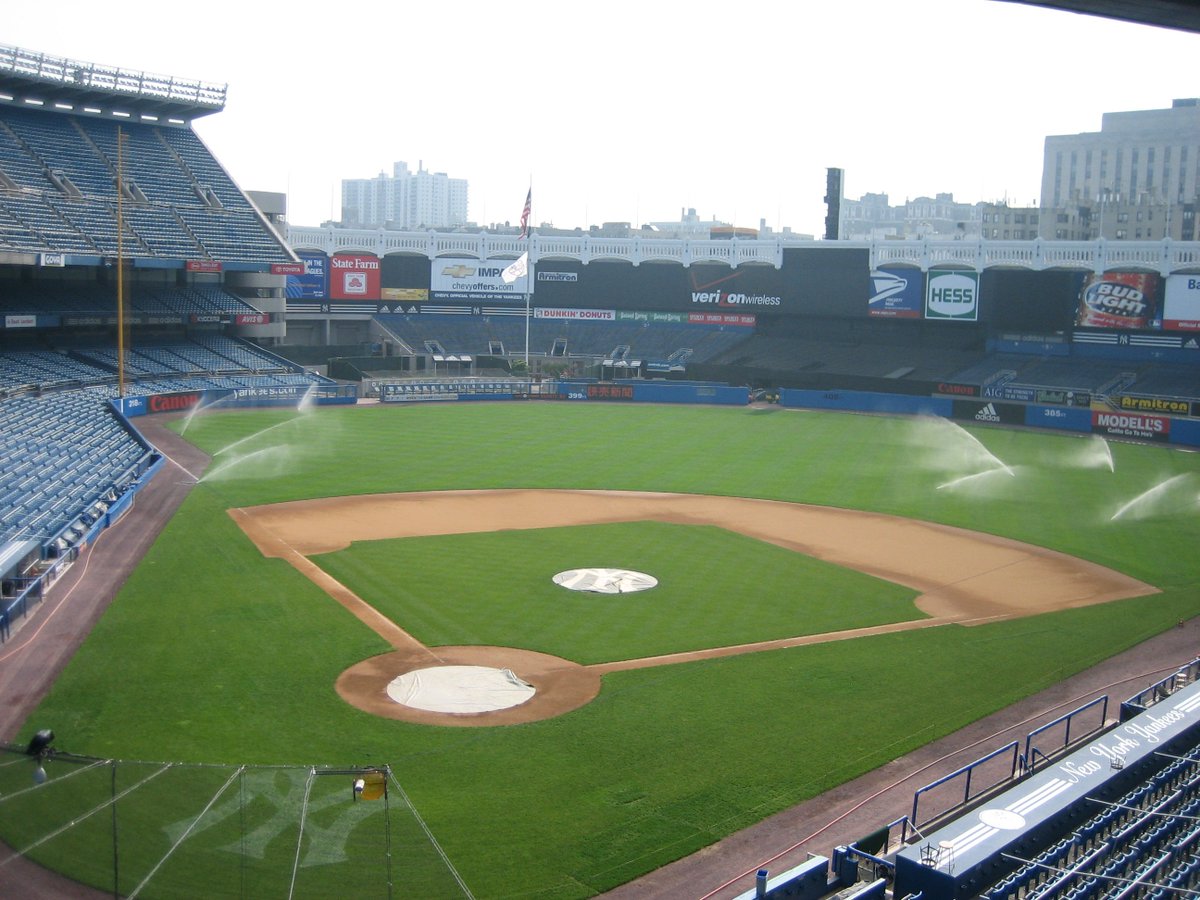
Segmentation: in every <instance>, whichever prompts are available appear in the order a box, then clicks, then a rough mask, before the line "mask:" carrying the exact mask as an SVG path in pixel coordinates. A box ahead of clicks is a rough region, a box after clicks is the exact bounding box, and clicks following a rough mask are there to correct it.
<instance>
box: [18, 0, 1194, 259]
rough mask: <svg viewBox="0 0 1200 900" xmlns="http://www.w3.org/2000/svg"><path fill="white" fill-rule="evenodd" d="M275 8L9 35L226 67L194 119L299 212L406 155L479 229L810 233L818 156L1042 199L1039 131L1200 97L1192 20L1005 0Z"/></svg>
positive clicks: (136, 57)
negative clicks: (710, 225) (691, 219)
mask: <svg viewBox="0 0 1200 900" xmlns="http://www.w3.org/2000/svg"><path fill="white" fill-rule="evenodd" d="M278 9H279V8H278V7H275V6H273V5H271V6H265V5H263V6H260V5H258V4H246V3H239V4H234V3H230V2H228V0H213V2H210V3H208V4H206V5H205V6H204V7H203V8H197V12H198V13H199V15H181V16H178V17H177V16H166V15H164V14H163V12H162V6H161V4H160V3H153V4H152V3H149V2H145V0H131V2H127V3H125V4H123V5H122V6H121V8H120V11H119V14H114V11H113V9H111V8H104V7H102V6H95V5H93V4H90V3H84V2H81V0H61V2H59V3H56V4H55V6H54V7H53V15H48V14H47V10H46V9H41V8H37V7H36V6H33V5H30V4H22V5H20V6H18V7H17V8H16V9H14V10H10V11H9V12H8V15H7V16H6V21H5V28H4V30H3V32H2V33H0V42H3V43H7V44H10V45H15V46H19V47H22V48H25V49H28V50H34V51H39V52H45V53H47V54H50V55H53V56H63V57H69V58H72V59H78V60H83V61H87V62H94V63H100V64H104V65H111V66H120V67H121V68H128V69H134V70H143V71H148V72H152V73H155V74H164V75H173V76H177V77H179V78H183V79H193V80H199V81H206V82H215V83H218V84H221V83H225V84H228V98H227V103H226V108H225V110H224V111H222V112H220V113H216V114H214V115H212V116H208V117H205V118H202V119H199V120H197V121H196V122H195V126H194V127H195V130H196V132H197V134H199V135H200V137H201V138H202V139H203V140H204V141H205V143H207V144H208V146H209V147H210V149H211V150H212V151H213V153H214V154H215V155H216V156H217V158H218V159H219V160H220V161H221V162H222V163H223V164H224V165H225V167H226V168H227V169H228V170H229V172H230V174H231V175H232V176H233V178H234V180H235V181H237V183H238V184H239V185H240V186H241V187H242V188H243V189H244V190H258V191H276V192H280V193H284V194H286V195H287V197H288V207H289V212H288V219H289V221H290V222H291V223H292V224H295V225H317V224H320V223H321V222H323V221H325V220H329V219H333V220H337V219H338V218H339V215H340V201H341V182H342V179H352V178H371V177H374V176H375V175H377V174H378V173H379V172H381V171H384V172H390V171H391V169H392V164H393V163H394V162H396V161H400V160H403V161H406V162H408V163H409V165H410V166H413V167H415V166H416V165H417V164H418V163H423V164H424V166H425V167H426V168H427V169H428V170H430V171H434V172H445V173H447V174H449V175H450V176H451V177H454V178H465V179H467V181H468V182H469V184H470V208H469V213H468V214H469V217H470V219H471V220H472V221H474V222H477V223H478V224H481V225H487V224H491V223H503V222H505V221H507V222H509V223H516V222H517V220H518V218H519V217H520V214H521V207H522V205H523V203H524V199H525V193H526V191H527V190H528V189H529V187H530V185H531V184H532V189H533V215H532V221H533V222H534V223H535V224H541V223H543V222H547V223H550V224H553V225H554V226H556V227H559V228H573V227H576V226H579V227H587V226H588V225H590V224H600V223H601V222H606V221H627V222H630V223H631V224H633V225H634V226H638V225H641V224H642V223H645V222H651V221H674V220H677V219H678V218H679V215H680V212H681V210H683V209H686V208H689V207H693V208H695V210H696V212H697V214H698V215H699V216H700V218H702V219H720V220H723V221H728V222H731V223H733V224H735V225H739V226H748V227H757V226H758V224H759V222H760V220H765V221H766V224H767V225H768V226H770V227H771V228H774V229H777V230H778V229H781V228H783V227H785V226H787V227H791V228H792V229H793V230H795V231H798V232H804V233H811V234H815V235H818V236H819V235H820V234H821V233H822V232H823V230H824V224H823V221H824V215H825V207H824V202H823V199H822V198H823V196H824V188H825V169H826V168H827V167H831V166H832V167H837V168H842V169H844V170H845V173H846V175H845V194H846V196H847V197H851V198H857V197H859V196H861V195H862V194H864V193H868V192H870V193H886V194H888V195H889V198H890V200H891V202H892V203H893V204H898V203H902V202H904V200H905V199H908V198H913V197H918V196H922V195H924V196H933V195H934V194H936V193H942V192H946V193H952V194H953V195H954V198H955V199H956V200H958V201H962V202H969V203H974V202H977V201H996V200H1003V199H1008V201H1009V202H1011V203H1013V204H1017V205H1027V204H1030V203H1035V204H1036V203H1037V201H1038V200H1039V199H1040V198H1039V196H1038V194H1039V190H1040V183H1041V168H1042V152H1043V142H1044V139H1045V137H1046V136H1048V135H1055V134H1074V133H1077V132H1082V131H1098V130H1099V129H1100V120H1101V116H1102V114H1103V113H1105V112H1115V111H1121V110H1131V109H1154V108H1162V107H1167V106H1170V105H1171V101H1172V100H1173V99H1174V98H1177V97H1192V96H1200V83H1198V81H1197V76H1196V71H1195V64H1194V60H1195V58H1196V56H1197V55H1198V51H1200V35H1193V34H1188V33H1183V32H1178V31H1171V30H1168V29H1160V28H1152V27H1149V26H1143V25H1133V24H1129V23H1122V22H1115V21H1111V20H1106V19H1100V18H1095V17H1089V16H1082V15H1078V14H1073V13H1067V12H1059V11H1054V10H1047V9H1041V8H1035V7H1029V6H1025V5H1022V4H1016V3H1008V2H998V0H912V2H910V3H907V4H895V3H891V2H885V0H859V2H854V0H848V2H843V3H839V4H828V5H826V4H821V5H819V6H817V5H810V4H803V5H802V4H794V5H792V6H790V7H781V6H778V5H774V4H771V5H768V4H764V3H757V4H756V3H751V4H743V5H740V6H734V7H730V6H729V5H728V4H724V3H715V2H686V3H685V2H676V0H662V2H658V3H634V2H631V0H613V2H610V3H607V4H603V5H595V6H588V5H577V6H569V7H564V6H562V5H561V4H556V3H549V2H545V0H531V2H528V3H526V4H523V5H522V6H520V7H512V6H509V5H501V4H491V3H475V2H467V3H463V4H457V5H455V7H454V9H453V12H452V14H447V13H446V12H445V9H444V8H439V7H436V6H435V5H432V4H422V5H412V6H409V5H397V4H385V3H380V2H376V0H366V2H364V3H361V4H358V5H356V6H355V7H354V8H353V10H350V9H349V8H346V9H344V10H343V9H339V8H334V9H333V10H332V11H330V12H326V11H325V10H318V11H316V12H312V13H309V12H305V13H300V14H296V13H292V12H290V11H289V12H287V13H280V12H278Z"/></svg>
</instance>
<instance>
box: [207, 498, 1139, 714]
mask: <svg viewBox="0 0 1200 900" xmlns="http://www.w3.org/2000/svg"><path fill="white" fill-rule="evenodd" d="M229 514H230V515H231V516H232V517H233V519H234V520H235V521H236V522H237V523H238V525H239V526H241V528H242V529H243V530H244V531H245V532H246V534H247V536H249V537H250V539H251V540H252V541H253V542H254V543H255V545H256V546H257V547H258V548H259V549H260V550H261V551H262V552H263V554H264V555H266V556H270V557H278V558H282V559H284V560H286V561H288V562H289V563H291V565H293V566H295V568H296V569H297V570H299V571H300V572H301V573H302V574H304V575H305V576H306V577H307V578H309V579H311V580H312V581H313V582H314V583H315V584H317V585H318V586H319V587H321V588H322V589H323V590H325V591H326V592H327V593H328V594H329V595H330V596H331V597H333V598H334V599H335V600H337V601H338V602H339V603H340V604H342V605H343V606H344V607H346V608H347V609H348V610H350V611H351V612H352V613H354V615H356V616H357V617H358V618H359V619H360V620H361V621H363V622H364V623H365V624H366V625H368V626H369V627H370V628H372V629H373V630H374V631H375V632H376V633H377V634H379V635H380V636H381V637H383V638H384V640H386V641H388V642H389V643H390V644H392V646H393V647H395V648H396V649H395V650H394V651H393V652H391V653H387V654H383V655H382V656H377V657H374V658H372V659H368V660H364V661H363V662H360V663H358V664H356V665H354V666H352V667H351V668H349V669H347V670H346V671H345V672H344V673H342V675H341V677H340V678H339V679H338V683H337V690H338V693H339V694H340V695H341V696H342V697H343V699H345V700H346V701H347V702H349V703H351V704H353V705H354V706H357V707H359V708H360V709H363V710H365V711H367V712H370V713H373V714H375V715H379V716H385V717H387V718H394V719H403V720H405V721H410V722H419V723H423V724H431V725H459V726H479V725H488V726H490V725H507V724H515V723H520V722H529V721H535V720H537V719H543V718H549V717H551V716H556V715H561V714H562V713H565V712H569V711H570V710H573V709H576V708H578V707H580V706H582V705H584V704H585V703H587V702H589V701H590V700H592V699H593V698H594V697H595V696H596V695H597V694H598V693H599V691H600V679H601V676H602V675H604V674H605V673H606V672H614V671H619V670H622V669H635V668H646V667H650V666H658V665H668V664H671V663H677V662H686V661H689V660H696V659H703V658H709V657H716V656H730V655H734V654H739V653H751V652H757V651H761V650H769V649H778V648H782V647H795V646H800V645H802V644H814V643H823V642H826V641H832V640H846V639H850V638H854V637H862V636H865V635H869V634H880V633H883V632H888V631H901V630H909V629H916V628H930V627H935V626H940V625H946V624H951V623H953V624H959V625H978V624H981V623H983V622H990V621H996V620H998V619H1007V618H1016V617H1020V616H1029V615H1034V614H1037V613H1041V612H1046V611H1050V610H1056V609H1067V608H1071V607H1078V606H1089V605H1091V604H1095V603H1106V602H1108V601H1111V600H1119V599H1124V598H1127V597H1137V596H1142V595H1145V594H1151V593H1157V589H1156V588H1154V587H1152V586H1151V585H1148V584H1145V583H1144V582H1141V581H1137V580H1136V579H1133V578H1129V577H1128V576H1125V575H1122V574H1121V573H1119V572H1115V571H1113V570H1111V569H1107V568H1104V567H1103V566H1098V565H1096V564H1094V563H1089V562H1085V561H1084V560H1081V559H1077V558H1075V557H1072V556H1067V555H1065V554H1062V553H1056V552H1054V551H1051V550H1046V549H1044V548H1041V547H1035V546H1032V545H1030V544H1022V543H1019V542H1017V541H1011V540H1008V539H1005V538H999V537H995V536H992V535H985V534H980V533H978V532H972V531H967V530H964V529H959V528H951V527H948V526H944V525H936V524H932V523H928V522H918V521H914V520H911V519H901V518H897V517H894V516H886V515H882V514H879V513H864V512H857V511H853V510H844V509H834V508H830V507H819V506H808V505H804V504H797V503H783V502H779V501H773V500H750V499H743V498H736V497H713V496H703V495H693V494H665V493H640V492H622V491H558V490H536V491H535V490H501V491H445V492H435V493H412V494H377V495H367V496H353V497H336V498H327V499H320V500H308V501H295V502H290V503H277V504H271V505H268V506H259V507H249V508H241V509H232V510H230V511H229ZM646 520H653V521H660V522H672V523H678V524H689V525H715V526H718V527H721V528H725V529H727V530H730V531H736V532H739V533H741V534H744V535H748V536H749V537H753V538H756V539H758V540H762V541H767V542H769V543H772V544H777V545H778V546H781V547H786V548H788V549H790V550H794V551H796V552H798V553H804V554H807V555H809V556H813V557H816V558H818V559H822V560H825V561H827V562H831V563H835V564H837V565H841V566H845V567H847V568H851V569H857V570H859V571H862V572H866V573H868V574H870V575H874V576H876V577H878V578H883V579H886V580H888V581H893V582H896V583H897V584H902V585H905V586H907V587H910V588H913V589H915V590H918V591H920V592H921V594H920V596H919V597H918V598H917V600H916V604H917V606H918V608H919V609H920V610H921V611H922V612H924V613H925V614H926V616H928V618H923V619H917V620H914V621H909V622H898V623H895V624H891V625H881V626H876V627H872V628H860V629H854V630H851V631H841V632H833V633H826V634H808V635H797V636H796V637H792V638H784V639H781V640H774V641H763V642H760V643H755V644H743V645H738V646H732V647H714V648H709V649H705V650H697V651H692V652H687V653H676V654H669V655H665V656H657V657H651V658H645V659H633V660H620V661H616V662H609V663H602V664H599V665H593V666H581V665H578V664H576V663H572V662H570V661H568V660H564V659H559V658H557V657H554V656H549V655H547V654H544V653H535V652H532V651H529V650H520V649H515V648H503V647H435V648H430V647H426V646H425V645H423V644H422V643H421V642H419V641H418V640H416V639H415V638H414V637H412V635H410V634H408V633H407V632H406V631H404V630H403V629H402V628H400V627H399V626H398V625H396V624H395V623H394V622H391V621H390V620H388V619H386V618H385V617H383V616H382V615H380V614H379V613H378V612H377V611H376V610H375V609H374V608H373V607H371V606H370V605H369V604H367V603H366V602H365V601H363V600H362V599H361V598H360V597H358V596H357V595H355V594H354V593H353V592H352V591H351V590H350V589H349V588H347V587H346V586H345V585H342V584H341V583H340V582H338V581H337V580H336V579H334V578H332V577H331V576H329V575H328V574H327V573H326V572H324V571H323V570H322V569H321V568H320V567H319V566H317V565H316V564H315V563H313V562H312V561H311V560H310V559H309V558H308V557H309V556H310V555H312V554H317V553H327V552H331V551H334V550H339V549H342V548H345V547H347V546H349V545H350V543H351V542H353V541H363V540H379V539H385V538H400V537H418V536H424V535H443V534H464V533H469V532H491V531H499V530H504V529H526V528H556V527H567V526H577V525H592V524H598V523H612V522H631V521H646ZM434 665H484V666H493V667H503V668H509V669H512V670H513V671H514V672H515V673H516V674H517V675H519V676H520V677H521V678H522V679H524V680H525V681H528V682H529V683H530V684H532V685H533V686H534V687H535V688H536V689H537V693H536V694H535V695H534V697H533V698H532V699H531V700H529V701H527V702H526V703H523V704H521V705H520V706H515V707H512V708H510V709H505V710H498V711H495V712H487V713H471V714H463V713H436V712H428V711H425V710H419V709H414V708H411V707H407V706H404V705H402V704H399V703H396V702H394V701H393V700H391V698H390V697H388V696H387V691H386V689H387V685H388V683H389V682H390V681H391V680H392V679H393V678H396V677H397V676H399V675H401V674H403V673H405V672H407V671H411V670H412V669H418V668H425V667H428V666H434Z"/></svg>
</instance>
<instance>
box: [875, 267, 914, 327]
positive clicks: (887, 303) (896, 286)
mask: <svg viewBox="0 0 1200 900" xmlns="http://www.w3.org/2000/svg"><path fill="white" fill-rule="evenodd" d="M924 288H925V276H924V273H922V272H921V270H920V269H905V268H890V269H889V268H887V267H880V268H879V269H876V270H875V271H874V272H872V273H871V296H870V297H869V298H868V300H867V315H869V316H879V317H882V318H888V319H919V318H921V298H922V297H923V296H924Z"/></svg>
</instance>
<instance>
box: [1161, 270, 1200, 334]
mask: <svg viewBox="0 0 1200 900" xmlns="http://www.w3.org/2000/svg"><path fill="white" fill-rule="evenodd" d="M1162 327H1163V328H1164V329H1168V330H1170V331H1200V275H1168V276H1167V287H1166V291H1165V297H1164V299H1163V316H1162Z"/></svg>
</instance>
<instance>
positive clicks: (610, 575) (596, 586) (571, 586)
mask: <svg viewBox="0 0 1200 900" xmlns="http://www.w3.org/2000/svg"><path fill="white" fill-rule="evenodd" d="M554 583H555V584H557V585H560V586H561V587H565V588H566V589H567V590H569V591H591V592H592V593H595V594H632V593H635V592H637V591H648V590H650V588H652V587H656V586H657V585H658V579H657V578H655V577H654V576H653V575H647V574H645V573H644V572H631V571H630V570H629V569H569V570H567V571H566V572H559V573H558V574H557V575H555V576H554Z"/></svg>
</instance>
